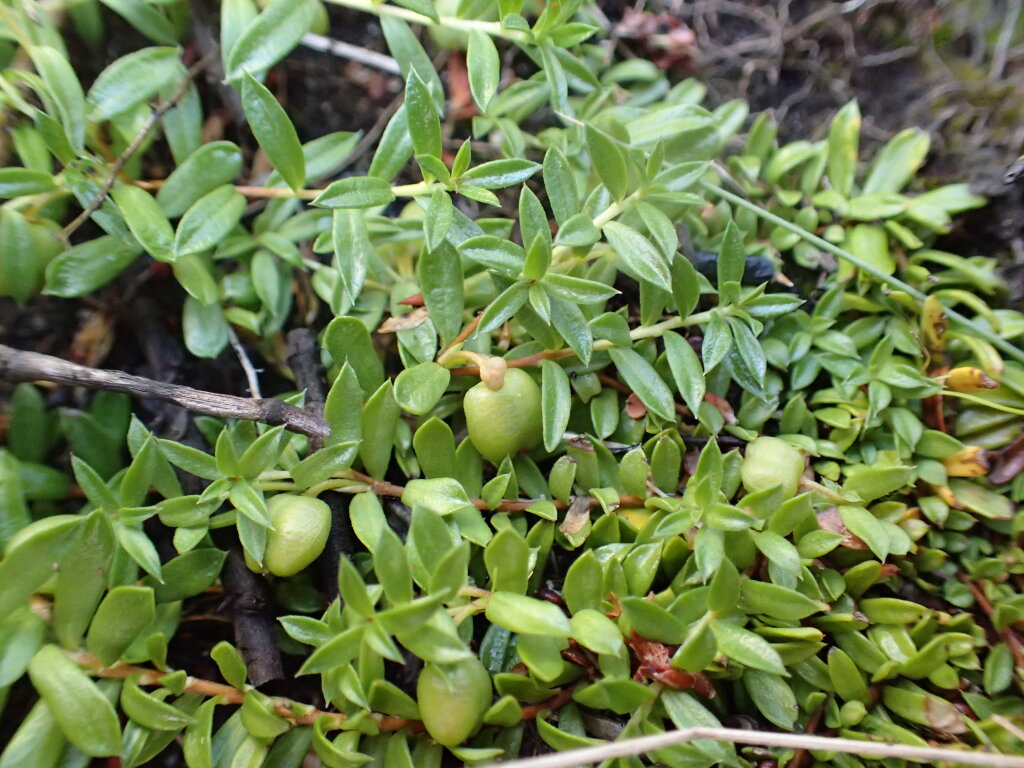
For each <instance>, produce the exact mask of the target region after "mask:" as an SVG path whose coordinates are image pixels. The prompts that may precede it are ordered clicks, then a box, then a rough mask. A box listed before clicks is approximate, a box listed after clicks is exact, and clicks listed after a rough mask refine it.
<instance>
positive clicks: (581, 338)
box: [549, 297, 594, 365]
mask: <svg viewBox="0 0 1024 768" xmlns="http://www.w3.org/2000/svg"><path fill="white" fill-rule="evenodd" d="M549 298H550V302H551V323H552V325H554V326H555V330H556V331H558V335H559V336H561V337H562V338H563V339H565V342H566V344H568V345H569V347H570V348H571V349H572V351H573V352H575V353H576V356H577V357H578V358H579V359H580V360H581V361H582V362H583V364H584V365H589V364H590V356H591V354H592V353H593V350H594V334H593V331H591V329H590V325H589V324H588V323H587V318H586V317H585V316H584V314H583V312H582V311H580V308H579V307H578V306H577V305H576V304H575V303H574V302H571V301H566V300H565V299H560V298H556V297H549Z"/></svg>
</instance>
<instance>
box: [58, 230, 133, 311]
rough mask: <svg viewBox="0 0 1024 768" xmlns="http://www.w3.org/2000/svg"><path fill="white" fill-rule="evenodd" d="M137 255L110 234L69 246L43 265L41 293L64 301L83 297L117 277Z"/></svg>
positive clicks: (131, 248)
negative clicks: (44, 275) (43, 285)
mask: <svg viewBox="0 0 1024 768" xmlns="http://www.w3.org/2000/svg"><path fill="white" fill-rule="evenodd" d="M138 255H139V252H138V250H136V249H135V248H133V247H131V246H129V245H127V244H126V243H125V242H124V241H123V240H122V239H121V238H119V237H114V236H113V235H104V236H102V237H97V238H96V239H94V240H87V241H85V242H84V243H81V244H79V245H75V246H72V247H71V249H70V250H67V251H64V252H63V253H62V254H60V255H59V256H58V257H57V258H55V259H54V260H53V261H51V262H50V263H49V264H48V265H47V266H46V287H45V288H44V290H43V293H46V294H49V295H50V296H61V297H63V298H73V297H75V296H84V295H85V294H87V293H91V292H92V291H95V290H96V289H97V288H100V287H102V286H104V285H106V284H107V283H109V282H110V281H111V280H113V279H114V278H115V277H117V276H118V275H119V274H120V273H121V272H122V271H124V270H125V269H126V268H127V267H128V265H129V264H131V263H132V262H133V261H135V259H136V258H138Z"/></svg>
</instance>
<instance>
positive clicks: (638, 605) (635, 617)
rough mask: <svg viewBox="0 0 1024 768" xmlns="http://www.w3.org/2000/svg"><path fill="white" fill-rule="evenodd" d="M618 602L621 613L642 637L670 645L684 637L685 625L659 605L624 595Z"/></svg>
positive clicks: (641, 598)
mask: <svg viewBox="0 0 1024 768" xmlns="http://www.w3.org/2000/svg"><path fill="white" fill-rule="evenodd" d="M620 604H621V605H622V613H623V615H624V616H625V617H626V619H627V620H628V621H629V623H630V625H631V626H632V627H633V629H634V630H635V631H636V633H637V634H639V635H641V636H642V637H645V638H648V639H649V640H655V641H657V642H659V643H668V644H670V645H678V644H679V643H681V642H683V639H684V638H685V637H686V629H687V628H686V625H685V624H683V622H681V621H680V620H679V619H677V618H676V617H675V616H673V615H672V614H671V613H669V612H668V611H667V610H666V609H664V608H662V607H661V606H660V605H657V604H655V603H652V602H651V601H649V600H647V599H646V598H643V597H624V598H622V599H621V600H620Z"/></svg>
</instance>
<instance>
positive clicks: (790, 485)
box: [740, 437, 804, 499]
mask: <svg viewBox="0 0 1024 768" xmlns="http://www.w3.org/2000/svg"><path fill="white" fill-rule="evenodd" d="M803 473H804V454H803V452H802V451H801V450H800V449H799V448H794V447H793V446H792V445H790V444H789V443H787V442H786V441H785V440H780V439H779V438H777V437H758V438H756V439H754V440H751V441H750V442H749V443H747V451H746V456H745V457H744V459H743V466H742V468H741V469H740V478H741V479H742V480H743V487H744V488H746V489H747V492H748V493H756V492H757V491H763V490H765V489H766V488H772V487H774V486H776V485H779V486H782V496H783V498H784V499H791V498H793V497H794V496H796V494H797V491H799V490H800V477H801V475H803Z"/></svg>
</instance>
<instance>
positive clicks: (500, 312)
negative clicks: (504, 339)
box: [474, 280, 529, 338]
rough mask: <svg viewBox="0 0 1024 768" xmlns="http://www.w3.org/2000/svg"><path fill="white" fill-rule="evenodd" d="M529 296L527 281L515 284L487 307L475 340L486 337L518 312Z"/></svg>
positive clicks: (482, 315)
mask: <svg viewBox="0 0 1024 768" xmlns="http://www.w3.org/2000/svg"><path fill="white" fill-rule="evenodd" d="M528 295H529V284H528V283H527V282H526V281H525V280H521V281H519V282H516V283H513V284H512V285H510V286H509V287H508V288H506V289H505V290H504V291H502V292H501V293H500V294H499V295H498V297H497V298H496V299H494V300H493V301H492V302H491V303H490V304H488V305H487V309H485V310H484V311H483V314H481V316H480V322H479V323H477V327H476V333H475V334H474V338H476V337H480V336H484V335H485V334H487V333H489V332H490V331H493V330H494V329H495V328H497V327H499V326H500V325H501V324H502V323H504V322H505V321H506V320H508V319H509V318H510V317H512V316H513V315H515V313H516V312H518V311H519V310H520V309H521V308H522V306H523V304H525V303H526V298H527V296H528Z"/></svg>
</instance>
